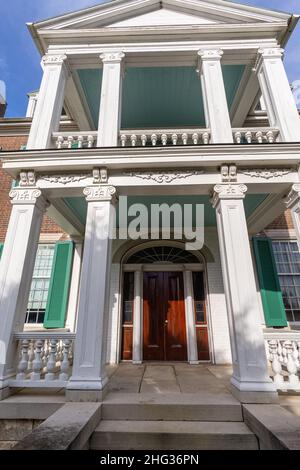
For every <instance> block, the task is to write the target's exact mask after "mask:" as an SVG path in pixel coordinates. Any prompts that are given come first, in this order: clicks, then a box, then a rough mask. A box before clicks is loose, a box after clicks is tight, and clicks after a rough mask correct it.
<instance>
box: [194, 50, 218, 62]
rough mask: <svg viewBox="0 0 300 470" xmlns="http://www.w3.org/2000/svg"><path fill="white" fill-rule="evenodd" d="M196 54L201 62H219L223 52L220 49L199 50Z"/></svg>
mask: <svg viewBox="0 0 300 470" xmlns="http://www.w3.org/2000/svg"><path fill="white" fill-rule="evenodd" d="M197 54H198V56H199V57H200V58H201V60H221V59H222V56H223V51H222V49H200V50H199V51H198V53H197Z"/></svg>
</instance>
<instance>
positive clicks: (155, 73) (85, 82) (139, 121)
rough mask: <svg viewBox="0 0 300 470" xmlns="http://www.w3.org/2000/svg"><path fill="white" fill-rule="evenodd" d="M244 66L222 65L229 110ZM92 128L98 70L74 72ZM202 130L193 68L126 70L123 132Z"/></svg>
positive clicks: (97, 99) (96, 108)
mask: <svg viewBox="0 0 300 470" xmlns="http://www.w3.org/2000/svg"><path fill="white" fill-rule="evenodd" d="M244 69H245V66H244V65H223V66H222V71H223V76H224V83H225V90H226V96H227V102H228V106H229V108H230V107H231V105H232V103H233V100H234V97H235V94H236V91H237V89H238V86H239V83H240V81H241V78H242V75H243V72H244ZM77 73H78V76H79V79H80V83H81V86H82V89H83V92H84V94H85V97H86V100H87V103H88V106H89V108H90V112H91V115H92V117H93V120H94V124H95V127H96V128H97V126H98V116H99V106H100V90H101V83H102V70H101V69H81V70H78V71H77ZM180 126H186V127H189V126H191V127H194V126H195V127H205V119H204V109H203V98H202V91H201V85H200V80H199V77H198V75H197V73H196V72H195V69H194V67H140V68H128V69H127V70H126V74H125V78H124V83H123V100H122V122H121V127H122V128H123V129H132V128H135V129H136V128H152V127H154V128H156V127H180Z"/></svg>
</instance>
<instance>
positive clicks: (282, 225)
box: [267, 210, 294, 230]
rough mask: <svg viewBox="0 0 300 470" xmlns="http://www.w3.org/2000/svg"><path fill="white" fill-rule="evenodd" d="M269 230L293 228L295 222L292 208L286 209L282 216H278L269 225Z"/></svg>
mask: <svg viewBox="0 0 300 470" xmlns="http://www.w3.org/2000/svg"><path fill="white" fill-rule="evenodd" d="M267 228H268V229H269V230H276V229H277V230H279V229H280V230H283V229H293V228H294V224H293V220H292V215H291V211H290V210H286V211H285V212H284V213H283V214H282V215H281V216H279V217H277V219H275V220H274V221H273V222H272V223H271V224H270V225H269V226H268V227H267Z"/></svg>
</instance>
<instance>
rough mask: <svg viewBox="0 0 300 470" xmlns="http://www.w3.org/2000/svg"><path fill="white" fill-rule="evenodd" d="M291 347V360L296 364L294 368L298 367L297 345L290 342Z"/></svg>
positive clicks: (294, 342)
mask: <svg viewBox="0 0 300 470" xmlns="http://www.w3.org/2000/svg"><path fill="white" fill-rule="evenodd" d="M292 345H293V359H294V362H295V364H296V367H297V368H298V367H299V358H298V349H297V343H296V341H292Z"/></svg>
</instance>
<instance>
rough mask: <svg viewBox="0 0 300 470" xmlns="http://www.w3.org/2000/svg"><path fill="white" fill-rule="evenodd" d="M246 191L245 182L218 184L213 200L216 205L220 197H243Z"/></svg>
mask: <svg viewBox="0 0 300 470" xmlns="http://www.w3.org/2000/svg"><path fill="white" fill-rule="evenodd" d="M246 192H247V186H246V185H245V184H234V183H233V184H230V183H229V184H216V186H215V187H214V192H213V196H212V201H211V202H212V205H213V207H215V206H216V205H217V203H218V201H219V200H220V199H243V198H244V197H245V194H246Z"/></svg>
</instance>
